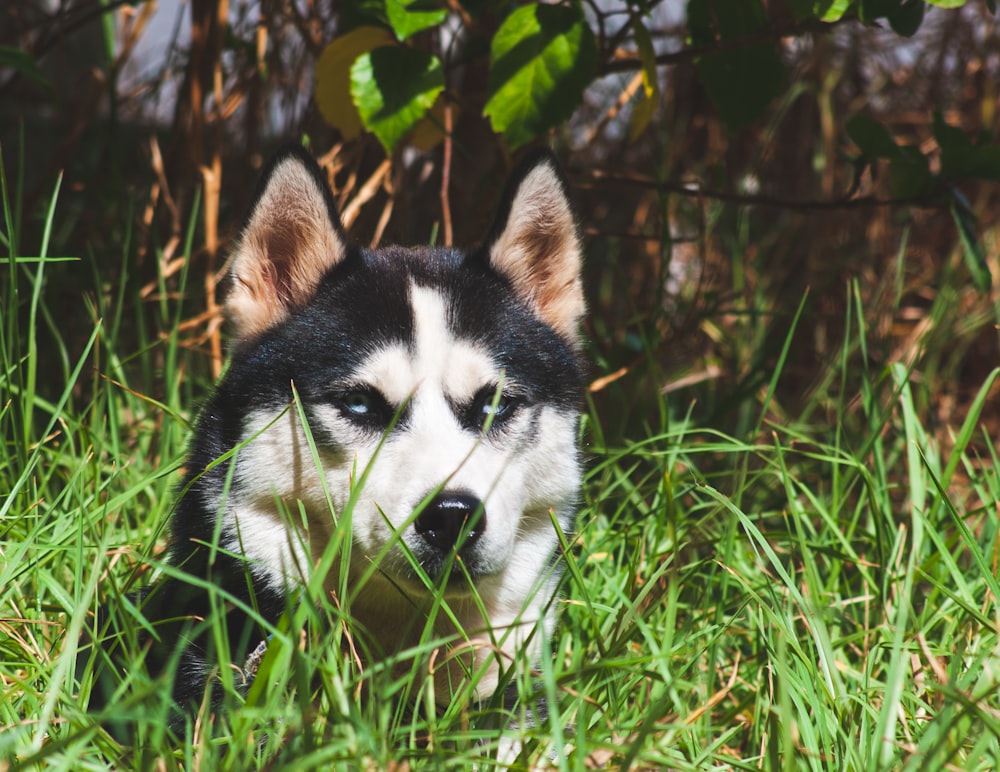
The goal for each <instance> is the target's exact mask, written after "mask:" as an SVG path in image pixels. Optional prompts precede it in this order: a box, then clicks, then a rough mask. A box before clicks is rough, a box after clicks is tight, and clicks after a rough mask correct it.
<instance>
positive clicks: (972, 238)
mask: <svg viewBox="0 0 1000 772" xmlns="http://www.w3.org/2000/svg"><path fill="white" fill-rule="evenodd" d="M951 216H952V217H953V218H954V220H955V225H956V226H957V227H958V235H959V237H960V239H961V241H962V254H963V256H964V257H965V264H966V266H968V268H969V274H970V275H971V276H972V283H973V284H974V285H975V287H976V289H978V290H979V291H980V292H988V291H989V289H990V285H991V284H992V276H991V275H990V268H989V265H987V263H986V250H985V249H983V243H982V241H980V240H979V234H977V233H976V218H975V216H974V215H973V214H972V213H971V212H970V211H969V210H968V209H966V208H965V207H964V206H961V205H960V204H959V205H955V204H952V206H951Z"/></svg>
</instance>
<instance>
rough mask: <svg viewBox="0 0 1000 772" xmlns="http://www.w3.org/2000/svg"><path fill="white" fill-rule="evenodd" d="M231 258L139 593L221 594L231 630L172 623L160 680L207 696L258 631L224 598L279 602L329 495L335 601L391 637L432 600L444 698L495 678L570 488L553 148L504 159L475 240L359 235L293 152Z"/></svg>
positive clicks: (177, 690) (573, 491) (571, 260)
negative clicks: (210, 370)
mask: <svg viewBox="0 0 1000 772" xmlns="http://www.w3.org/2000/svg"><path fill="white" fill-rule="evenodd" d="M231 270H232V278H233V284H232V289H231V291H230V294H229V297H228V301H227V304H226V310H227V313H228V316H229V317H230V320H231V322H232V324H233V327H234V333H235V335H234V344H233V351H232V358H231V364H230V366H229V369H228V371H227V372H226V374H225V375H224V377H223V378H222V380H221V381H220V382H219V384H218V386H217V388H216V390H215V392H214V394H213V395H212V396H211V398H210V399H209V400H208V402H207V404H206V405H205V407H204V409H203V411H202V414H201V417H200V419H199V421H198V425H197V430H196V433H195V437H194V441H193V446H192V449H191V453H190V458H189V461H188V465H187V467H186V478H185V481H184V484H183V486H182V491H183V493H182V496H181V499H180V502H179V504H178V507H177V510H176V513H175V515H174V519H173V524H172V539H171V545H170V549H169V563H170V564H171V565H172V566H174V567H175V569H176V570H174V571H172V572H171V573H172V578H169V579H166V580H163V581H162V582H161V583H160V585H158V586H156V587H154V589H153V591H152V592H151V593H150V595H149V596H148V597H147V598H146V599H145V609H146V613H147V615H149V616H150V618H152V619H154V620H155V619H157V618H159V619H185V618H186V619H195V620H199V619H205V618H208V617H210V616H211V615H212V614H221V613H225V614H226V620H227V621H226V624H227V627H228V633H229V635H228V637H229V651H227V652H225V653H223V654H220V653H218V652H215V651H214V643H213V640H214V639H213V637H212V635H211V634H210V633H205V634H201V635H190V636H188V638H187V640H185V641H184V642H182V643H179V642H178V641H177V640H176V639H175V640H171V641H166V644H167V645H168V646H172V647H174V650H175V656H176V657H178V665H179V666H178V668H177V671H176V678H175V687H174V698H175V699H176V700H177V701H178V702H179V703H181V704H185V703H188V704H190V703H191V702H197V701H199V700H201V699H202V697H203V695H204V694H205V687H206V684H207V682H208V680H209V679H210V678H211V674H212V672H213V671H215V670H216V669H217V668H218V667H220V666H223V667H224V666H228V665H229V663H230V662H231V663H233V664H235V665H237V666H239V665H241V664H242V663H243V662H244V661H245V660H246V658H247V656H248V654H249V653H251V652H252V651H253V650H254V648H255V647H259V645H260V643H261V641H262V640H264V638H265V635H266V634H265V633H263V632H262V631H260V630H258V629H255V627H254V624H253V622H252V621H251V620H250V615H249V614H246V613H245V612H244V611H243V610H241V609H246V608H255V609H256V610H257V611H258V612H259V614H260V616H261V617H262V618H263V619H265V620H269V621H270V622H275V621H277V620H278V618H279V617H280V616H281V614H282V613H283V612H284V611H285V610H286V609H287V608H289V606H290V598H291V597H292V594H293V593H294V591H295V588H296V586H297V585H299V584H301V583H302V582H305V581H308V580H309V579H310V577H311V576H312V575H313V573H314V570H315V567H316V566H317V564H318V563H319V562H320V560H321V558H322V557H323V555H324V551H325V550H326V549H327V545H328V544H329V542H330V540H331V538H333V535H334V532H335V530H336V529H337V523H338V518H340V517H341V516H342V515H343V516H349V517H350V518H351V520H350V540H351V544H350V548H349V550H348V551H347V552H344V554H348V552H349V559H347V563H348V565H346V566H345V565H341V564H340V563H339V562H335V563H334V567H333V570H330V571H329V574H328V576H329V578H328V579H327V580H326V582H325V586H326V588H327V589H328V590H330V591H333V590H334V589H335V588H336V587H338V581H339V580H340V578H341V577H342V576H343V575H344V574H343V572H345V571H346V576H347V577H348V579H347V582H348V586H349V587H351V586H352V585H351V583H352V582H354V583H357V587H356V592H354V591H353V589H352V597H351V600H350V613H351V616H352V618H353V619H355V620H356V621H357V622H358V623H359V624H360V626H361V627H362V628H363V629H364V630H365V631H367V633H368V634H369V635H370V636H371V638H372V640H374V641H375V642H376V644H377V646H379V647H381V649H382V651H384V652H386V653H391V652H394V651H399V650H401V649H403V648H405V647H407V646H412V645H415V644H416V643H417V642H418V641H419V639H420V634H421V632H422V631H423V630H424V627H425V625H426V624H427V611H428V609H429V608H430V607H431V605H432V603H433V602H434V600H435V597H436V596H437V602H438V603H440V602H441V597H443V598H444V601H445V602H446V603H447V604H448V605H449V607H450V609H451V611H452V615H445V614H438V615H437V616H436V617H435V619H436V621H435V622H434V623H433V624H434V632H435V633H440V635H441V636H442V637H443V638H444V637H448V636H451V637H452V639H453V640H454V639H456V636H459V635H460V636H463V639H462V640H463V643H464V646H463V647H460V648H462V650H463V651H464V652H465V654H464V656H456V657H449V658H447V659H448V660H449V662H450V663H451V666H450V667H449V666H445V667H442V668H440V669H439V670H438V671H436V672H437V675H436V676H435V685H436V686H437V691H436V695H437V698H438V699H439V700H445V699H448V689H449V688H453V687H454V683H455V679H456V678H459V679H460V678H462V677H465V676H467V675H468V673H469V671H470V669H471V670H473V671H478V672H477V675H478V676H479V679H478V686H477V687H476V689H477V691H476V692H475V693H476V695H477V696H478V697H488V696H489V695H490V694H491V693H492V692H493V690H495V689H496V687H497V683H498V676H499V671H500V667H501V662H508V661H510V658H511V657H512V656H513V655H514V653H515V652H517V651H522V650H524V649H525V648H526V647H527V654H528V655H529V656H534V655H537V654H538V652H537V644H538V641H539V640H540V638H541V637H542V636H539V635H537V634H533V630H534V628H535V627H536V626H538V625H539V624H540V625H542V626H544V627H545V628H550V627H551V625H552V623H553V619H552V614H551V611H550V609H551V606H552V603H551V600H552V595H553V593H554V591H555V585H556V584H557V582H558V578H559V571H558V553H559V541H558V534H557V530H556V528H555V527H554V524H553V514H554V517H555V521H556V522H558V524H559V525H560V527H561V528H562V529H563V530H565V531H572V529H573V525H574V513H575V507H576V503H577V495H578V489H579V487H580V476H581V470H580V457H579V449H578V444H577V431H578V417H579V409H580V405H581V402H582V376H581V363H580V357H579V349H580V337H579V332H578V324H579V321H580V318H581V316H582V314H583V312H584V299H583V289H582V284H581V279H580V244H579V239H578V235H577V230H576V226H575V222H574V217H573V213H572V210H571V207H570V204H569V202H568V199H567V194H566V186H565V183H564V181H563V178H562V177H561V175H560V173H559V171H558V169H557V166H556V163H555V161H554V159H553V157H552V155H551V154H550V153H548V152H547V151H543V152H539V153H535V154H534V155H532V156H531V157H529V158H528V159H527V160H526V161H525V163H523V164H522V165H521V166H520V167H519V169H518V170H517V171H516V172H515V174H514V175H513V177H512V179H511V181H510V183H509V185H508V188H507V190H506V193H505V194H504V196H503V198H502V203H501V206H500V211H499V214H498V216H497V218H496V221H495V224H494V226H493V228H492V230H491V231H490V232H489V235H488V236H487V238H486V240H485V242H484V244H483V246H481V247H479V248H477V249H473V250H471V251H460V250H456V249H450V248H437V247H416V248H401V247H394V246H393V247H386V248H381V249H364V248H361V247H358V246H356V245H354V244H352V243H350V242H349V241H348V239H347V237H346V236H345V234H344V231H343V228H342V226H341V224H340V221H339V218H338V215H337V212H336V209H335V205H334V202H333V197H332V194H331V192H330V190H329V188H328V186H327V183H326V181H325V179H324V177H323V175H322V173H321V171H320V169H319V167H318V166H317V165H316V163H315V162H314V161H313V159H312V158H311V157H310V156H309V155H308V154H306V153H305V152H304V151H303V150H301V149H298V148H289V149H286V150H285V151H283V152H281V153H280V154H279V155H278V156H277V157H276V158H274V160H273V161H271V163H270V164H269V166H268V167H267V169H266V171H265V172H264V175H263V179H262V181H261V185H260V188H259V191H258V194H257V198H256V202H255V203H254V205H253V206H252V208H251V211H250V214H249V217H248V219H247V222H246V225H245V227H244V230H243V232H242V235H241V238H240V240H239V242H238V245H237V247H236V250H235V254H234V256H233V259H232V269H231ZM220 459H221V460H220ZM179 572H183V573H185V574H188V575H190V576H193V577H196V578H197V581H193V582H191V581H186V580H184V579H182V578H179V577H178V576H176V574H177V573H179ZM213 585H214V586H216V587H220V588H221V589H223V590H224V591H225V592H226V593H228V595H229V596H231V597H232V598H234V599H236V600H237V601H238V602H236V603H229V604H221V603H219V602H218V601H217V598H216V599H214V600H213V597H212V595H213V592H211V591H210V590H209V589H206V588H207V587H211V586H213ZM455 622H457V623H458V624H457V625H456V624H455ZM189 632H190V630H189ZM181 637H182V638H183V636H181ZM478 644H482V645H478ZM487 644H488V645H487ZM178 647H180V651H177V648H178ZM220 659H221V660H222V661H221V662H220ZM438 677H440V678H441V681H440V683H438V682H437V679H438ZM449 685H450V687H449Z"/></svg>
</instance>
